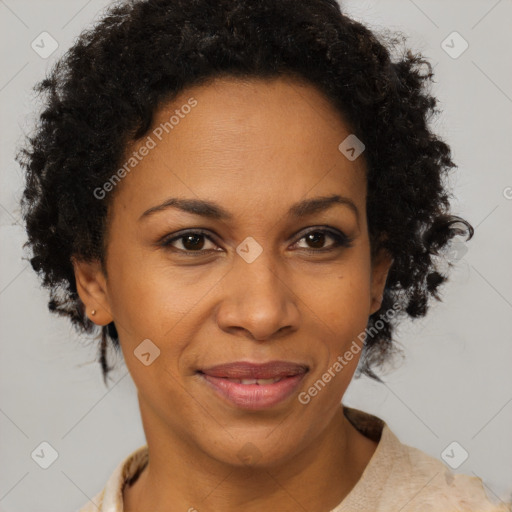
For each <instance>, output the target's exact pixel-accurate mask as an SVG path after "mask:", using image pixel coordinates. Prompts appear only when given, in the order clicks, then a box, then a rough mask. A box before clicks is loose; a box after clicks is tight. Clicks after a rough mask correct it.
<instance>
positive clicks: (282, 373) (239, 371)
mask: <svg viewBox="0 0 512 512" xmlns="http://www.w3.org/2000/svg"><path fill="white" fill-rule="evenodd" d="M307 371H308V367H307V366H306V365H302V364H296V363H291V362H287V361H270V362H268V363H263V364H254V363H247V362H244V361H240V362H235V363H228V364H221V365H217V366H213V367H211V368H207V369H204V370H201V373H204V374H205V375H209V376H210V377H219V378H224V379H234V380H247V379H249V380H250V379H256V380H260V379H264V380H267V379H281V378H283V377H293V376H294V375H301V374H303V373H306V372H307Z"/></svg>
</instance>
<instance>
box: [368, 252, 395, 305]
mask: <svg viewBox="0 0 512 512" xmlns="http://www.w3.org/2000/svg"><path fill="white" fill-rule="evenodd" d="M392 264H393V258H392V256H391V255H390V254H389V252H388V251H386V250H385V249H381V250H380V251H379V252H378V253H377V254H376V255H375V258H374V260H373V264H372V284H371V305H370V315H372V314H373V313H375V311H378V310H379V309H380V307H381V305H382V300H383V295H384V288H385V286H386V280H387V278H388V273H389V270H390V268H391V265H392Z"/></svg>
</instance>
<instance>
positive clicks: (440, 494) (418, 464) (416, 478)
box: [382, 426, 511, 512]
mask: <svg viewBox="0 0 512 512" xmlns="http://www.w3.org/2000/svg"><path fill="white" fill-rule="evenodd" d="M382 435H383V441H384V442H385V443H387V445H388V449H389V451H390V452H391V453H393V454H394V456H392V460H393V471H392V472H391V474H390V476H389V479H388V485H387V489H388V492H387V493H385V495H384V496H383V502H386V501H388V502H389V503H391V502H393V503H394V506H396V504H397V503H400V501H397V500H402V501H403V509H401V510H402V512H409V511H410V512H413V511H419V510H421V511H422V512H427V511H432V512H434V511H435V512H441V511H447V512H448V511H460V512H470V511H471V512H510V510H511V509H510V507H508V506H507V505H505V504H504V503H502V502H499V501H498V500H496V501H493V500H492V499H491V498H492V496H490V495H489V494H488V493H487V492H486V489H485V487H484V485H483V482H482V480H481V479H480V478H478V477H476V476H469V475H464V474H456V473H453V472H452V471H451V470H450V469H449V468H448V467H447V466H446V465H445V464H443V463H442V462H441V461H440V460H438V459H436V458H434V457H432V456H430V455H428V454H426V453H425V452H423V451H421V450H419V449H417V448H414V447H412V446H408V445H405V444H403V443H401V442H400V441H399V440H398V439H397V438H396V436H395V435H394V434H393V433H392V432H391V431H390V430H389V428H388V427H387V426H386V427H385V428H384V430H383V434H382Z"/></svg>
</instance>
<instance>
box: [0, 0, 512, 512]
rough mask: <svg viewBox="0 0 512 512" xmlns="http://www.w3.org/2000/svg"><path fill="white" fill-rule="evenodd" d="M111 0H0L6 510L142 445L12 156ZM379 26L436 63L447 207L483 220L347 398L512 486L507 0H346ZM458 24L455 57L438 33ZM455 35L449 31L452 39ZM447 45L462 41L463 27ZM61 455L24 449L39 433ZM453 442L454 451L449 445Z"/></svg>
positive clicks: (409, 436) (47, 502)
mask: <svg viewBox="0 0 512 512" xmlns="http://www.w3.org/2000/svg"><path fill="white" fill-rule="evenodd" d="M107 4H108V2H107V1H105V0H89V1H88V2H87V1H82V0H80V1H77V0H73V1H69V0H68V1H64V0H53V1H50V0H45V1H37V2H36V1H27V0H5V1H4V0H0V16H1V22H0V23H1V31H0V34H1V39H2V44H1V47H0V52H1V56H2V67H1V70H2V74H1V79H0V101H1V105H2V116H1V121H0V122H1V138H0V144H1V168H0V170H1V187H0V238H1V256H0V257H1V264H0V320H1V323H0V333H1V350H2V357H1V363H0V393H1V409H0V431H1V433H2V435H1V437H0V460H1V461H2V463H1V464H0V510H2V511H13V512H14V511H20V512H34V511H37V512H50V511H51V512H65V511H71V510H75V509H77V508H78V507H80V506H81V505H83V504H84V503H85V502H87V500H88V498H89V497H91V496H93V495H95V494H96V493H97V492H98V491H99V490H100V489H101V488H102V487H103V486H104V484H105V482H106V480H107V478H108V476H110V474H111V472H112V471H113V470H114V468H115V467H116V466H117V464H118V463H119V462H120V461H121V460H122V459H124V458H125V457H126V456H127V455H128V454H129V453H131V451H133V450H134V449H135V448H137V447H139V446H140V445H142V444H144V443H145V440H144V435H143V431H142V427H141V422H140V417H139V411H138V405H137V401H136V391H135V387H134V385H133V382H132V380H131V378H130V376H129V375H127V370H126V368H125V367H124V365H123V364H122V361H120V362H119V363H120V364H119V365H118V369H117V370H116V371H115V372H114V375H113V381H112V382H111V384H110V386H109V388H108V389H107V388H106V387H105V386H104V384H103V382H102V379H101V373H100V368H99V365H97V363H95V362H94V359H95V357H96V348H95V345H94V341H93V340H88V339H87V338H85V337H80V336H78V335H77V334H76V333H75V332H74V330H73V329H72V328H71V326H70V324H68V322H67V320H64V319H59V318H55V317H53V315H50V313H49V312H48V311H47V307H46V302H47V292H46V291H45V290H42V289H41V288H40V287H39V283H38V280H37V276H36V275H35V273H34V272H33V271H32V269H31V267H30V266H29V264H28V262H27V261H26V260H23V259H22V255H23V253H22V249H21V246H22V244H23V242H24V241H25V238H24V233H23V229H22V224H21V222H20V211H19V206H18V200H19V197H20V195H21V192H22V188H23V181H22V175H21V171H20V169H19V167H18V166H17V164H16V163H15V162H14V160H13V154H14V151H15V147H16V145H17V144H18V143H20V142H21V140H22V139H21V138H22V134H23V133H24V132H26V131H27V130H28V129H29V128H30V126H31V119H32V114H31V113H32V112H33V111H34V108H36V105H37V104H36V101H35V96H34V95H33V93H32V92H31V87H32V85H33V84H34V83H35V82H36V81H38V80H39V79H41V78H42V77H43V75H44V73H45V70H47V69H48V68H49V67H50V65H51V64H52V63H53V62H54V61H55V60H56V59H57V58H58V56H60V55H62V53H63V52H64V51H65V50H66V49H67V48H68V47H69V46H70V45H71V44H72V42H73V40H74V38H75V37H76V36H77V35H78V34H79V33H80V31H81V30H82V29H84V28H85V27H86V26H87V25H88V24H89V23H90V22H91V21H92V20H93V19H95V18H96V17H97V16H99V14H100V13H101V10H102V9H103V8H104V6H105V5H107ZM344 6H345V9H346V11H347V12H348V13H349V14H351V15H352V16H353V17H355V18H356V19H358V20H360V21H363V22H365V23H368V24H369V25H370V26H372V27H373V28H377V29H379V28H380V27H388V28H390V29H397V30H401V31H403V32H405V33H406V34H408V35H409V36H410V39H409V45H410V46H412V47H413V48H414V49H416V50H420V51H422V52H423V53H424V55H425V56H426V57H428V58H429V59H430V60H431V62H432V64H433V65H434V71H435V73H436V82H437V83H436V85H435V86H434V89H433V92H434V94H436V95H437V96H438V97H439V100H440V107H441V108H442V109H443V114H442V115H441V116H440V117H439V118H438V119H437V121H436V130H437V131H438V133H440V134H441V135H442V136H443V137H444V138H446V140H447V141H448V142H449V144H450V145H451V147H452V150H453V157H454V160H455V162H456V163H457V164H458V166H459V169H458V171H456V172H455V173H454V174H453V177H454V179H453V180H452V182H453V183H452V184H453V186H454V187H455V196H456V198H455V199H454V202H453V208H454V212H455V213H459V214H461V215H463V216H465V217H466V218H467V219H468V220H469V221H470V222H472V224H473V225H474V226H475V228H476V234H475V237H474V239H473V240H472V241H471V242H470V243H469V244H468V251H467V253H465V254H461V253H457V254H455V256H456V259H457V258H459V259H458V262H457V267H456V269H455V270H454V272H453V274H452V279H451V282H450V283H449V284H447V285H446V286H445V288H444V292H443V298H444V302H443V303H436V304H434V305H433V307H432V309H431V311H430V313H429V315H428V317H427V318H426V319H424V320H421V321H419V322H416V323H412V324H407V325H404V326H403V328H402V329H401V330H400V333H399V339H400V342H401V344H402V345H403V347H404V350H405V354H406V359H405V362H403V363H402V364H401V365H398V366H397V369H396V370H395V371H393V372H390V373H389V374H388V376H387V381H386V384H385V385H381V384H377V383H374V382H373V381H370V380H369V379H366V378H362V379H359V380H356V381H354V382H353V383H352V384H351V387H350V388H349V391H348V392H347V395H346V398H345V403H346V404H347V405H351V406H354V407H358V408H360V409H363V410H366V411H368V412H371V413H373V414H376V415H378V416H380V417H381V418H383V419H384V420H385V421H387V423H388V425H389V426H390V427H391V429H392V430H393V431H394V432H395V433H396V434H397V435H398V437H399V438H400V439H401V440H402V441H403V442H405V443H407V444H410V445H413V446H416V447H418V448H420V449H422V450H424V451H425V452H427V453H429V454H431V455H433V456H435V457H438V458H441V454H442V452H443V450H444V449H445V448H446V447H447V446H448V445H449V444H450V443H452V442H453V441H457V442H458V443H459V444H460V446H462V447H463V448H464V449H465V450H466V451H467V452H468V453H469V458H468V459H467V460H466V461H465V462H464V463H463V464H462V465H461V466H460V467H459V468H458V469H457V472H463V473H466V474H470V475H472V474H475V475H478V476H479V477H481V478H482V479H483V480H484V481H485V483H486V486H487V488H488V491H489V493H490V494H492V495H495V496H496V497H499V498H500V499H502V500H507V499H510V497H511V496H512V436H511V432H512V372H511V366H512V365H511V362H512V339H511V337H512V336H511V327H512V322H511V319H512V270H511V266H510V254H511V249H512V236H511V229H510V221H511V219H512V172H511V168H512V166H511V163H512V162H511V160H512V158H511V155H512V153H511V142H512V140H511V135H512V115H511V114H512V80H511V78H512V60H511V59H510V52H511V51H512V44H511V38H512V35H511V32H510V26H511V21H512V2H511V1H510V0H501V1H495V0H492V1H491V0H479V1H468V0H460V1H446V0H443V1H431V0H430V1H426V0H415V1H412V0H401V1H398V0H394V1H392V0H385V1H355V0H351V1H347V2H344ZM43 31H47V32H49V33H50V34H51V35H52V36H53V37H54V38H55V39H56V40H57V42H58V44H59V47H58V49H57V50H56V51H55V52H54V53H53V54H52V55H51V56H50V57H49V58H47V59H43V58H41V57H40V56H39V55H38V54H36V53H35V51H34V50H33V49H32V48H31V42H32V41H33V40H34V39H36V38H37V37H38V36H39V34H40V33H41V32H43ZM453 31H457V32H458V33H459V34H460V35H461V36H462V37H463V38H464V39H465V40H466V41H467V42H468V44H469V48H468V49H467V50H466V51H465V52H464V53H463V54H462V55H460V56H459V57H458V58H453V57H452V56H450V55H448V54H447V53H446V52H445V50H444V49H443V48H442V46H441V44H442V42H443V41H444V40H445V39H446V38H447V36H448V35H449V34H451V33H452V32H453ZM452 39H453V37H452ZM450 41H451V39H448V42H449V44H450V45H451V46H453V47H454V48H453V49H452V50H451V51H452V52H453V51H457V50H458V49H460V48H461V46H460V43H461V41H460V40H457V39H456V40H454V43H451V42H450ZM43 441H46V442H48V443H50V444H51V445H52V446H53V447H54V449H55V450H56V451H57V453H58V458H57V460H56V461H55V462H54V463H53V464H52V465H51V466H50V467H49V468H48V469H46V470H45V469H42V468H41V467H39V465H37V464H36V463H35V462H34V460H33V459H32V458H31V453H32V452H33V450H34V449H36V448H37V447H38V446H39V445H40V443H41V442H43ZM457 450H460V449H459V448H456V451H455V452H454V453H455V456H456V457H458V456H459V455H460V452H457Z"/></svg>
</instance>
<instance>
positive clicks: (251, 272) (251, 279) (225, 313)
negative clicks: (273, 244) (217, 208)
mask: <svg viewBox="0 0 512 512" xmlns="http://www.w3.org/2000/svg"><path fill="white" fill-rule="evenodd" d="M280 269H281V270H280ZM298 305H299V298H298V297H297V296H296V295H295V294H294V293H293V283H292V281H291V278H290V276H289V274H288V273H286V272H285V271H284V270H282V268H281V267H280V266H279V265H277V264H276V263H275V262H274V261H272V255H271V254H270V251H263V252H262V253H261V255H260V256H259V257H258V258H257V259H256V260H255V261H253V262H251V263H248V262H247V261H245V260H244V259H243V258H241V257H239V256H238V255H237V256H236V257H235V262H234V264H233V268H232V269H231V271H230V272H229V273H228V275H227V276H226V278H225V279H224V281H223V295H222V300H221V304H220V306H219V308H218V309H217V323H218V325H219V327H220V328H221V329H222V330H224V331H226V332H229V333H231V334H237V333H243V334H244V335H245V336H248V337H249V338H251V339H254V340H256V341H267V340H271V339H274V338H277V337H281V336H283V335H285V334H286V333H288V334H289V333H292V332H294V331H295V330H297V329H298V327H299V321H300V313H299V307H298Z"/></svg>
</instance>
